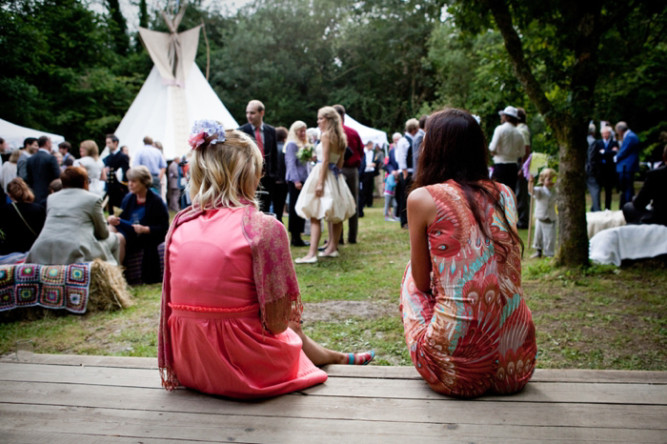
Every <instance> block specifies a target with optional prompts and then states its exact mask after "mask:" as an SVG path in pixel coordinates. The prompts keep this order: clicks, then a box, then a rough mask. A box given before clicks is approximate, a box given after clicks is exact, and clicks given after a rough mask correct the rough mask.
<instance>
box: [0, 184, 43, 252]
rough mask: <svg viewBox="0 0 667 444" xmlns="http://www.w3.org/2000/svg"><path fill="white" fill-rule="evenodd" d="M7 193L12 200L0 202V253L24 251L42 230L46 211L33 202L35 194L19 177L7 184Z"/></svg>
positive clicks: (28, 248)
mask: <svg viewBox="0 0 667 444" xmlns="http://www.w3.org/2000/svg"><path fill="white" fill-rule="evenodd" d="M7 194H8V195H9V198H10V199H11V201H12V202H11V203H9V204H6V205H4V204H5V202H1V203H0V206H2V207H3V209H4V211H2V217H0V231H2V235H1V236H0V254H2V255H4V254H9V253H17V252H21V253H25V252H26V251H28V250H30V247H32V244H33V243H34V242H35V239H37V236H39V232H40V231H42V226H43V225H44V219H45V218H46V213H45V212H44V207H43V206H41V205H38V204H36V203H34V201H35V195H34V194H33V192H32V190H31V189H30V187H29V186H28V184H26V183H25V182H24V181H23V179H21V178H20V177H15V178H14V179H12V180H11V181H10V182H9V183H8V184H7ZM2 198H3V199H4V193H3V196H2Z"/></svg>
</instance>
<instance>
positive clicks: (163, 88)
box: [115, 2, 238, 159]
mask: <svg viewBox="0 0 667 444" xmlns="http://www.w3.org/2000/svg"><path fill="white" fill-rule="evenodd" d="M184 3H185V2H184ZM184 13H185V4H183V5H182V6H181V8H180V10H179V12H178V14H176V16H174V17H173V18H170V17H168V16H167V15H166V14H164V13H163V17H164V20H165V22H166V23H167V26H168V27H169V31H170V33H169V34H167V33H163V32H156V31H151V30H148V29H145V28H139V34H140V36H141V40H142V41H143V42H144V46H145V47H146V50H147V51H148V53H149V54H150V56H151V59H152V60H153V63H154V66H153V69H152V70H151V72H150V74H149V75H148V78H147V79H146V82H144V84H143V86H142V87H141V90H140V91H139V94H137V97H136V98H135V99H134V102H132V105H131V106H130V109H129V110H128V111H127V113H126V114H125V117H123V120H122V121H121V122H120V125H119V126H118V129H116V133H115V134H116V136H117V137H118V139H120V144H121V145H127V146H128V148H129V149H130V157H132V154H133V153H134V152H136V151H137V150H138V149H139V148H141V147H142V146H143V138H144V137H145V136H150V137H151V138H153V140H159V141H160V142H162V146H163V148H164V156H165V158H167V159H173V158H175V157H180V156H182V155H184V154H186V153H187V152H188V149H189V145H188V135H189V131H190V128H192V125H193V123H194V122H195V121H196V120H199V119H213V120H218V121H220V122H221V123H222V125H223V126H224V127H225V128H227V129H235V128H237V127H238V124H237V123H236V120H234V117H232V115H231V114H230V113H229V111H227V108H225V105H223V104H222V102H221V101H220V99H219V98H218V96H217V95H216V94H215V92H214V91H213V88H211V85H209V83H208V82H207V81H206V78H205V77H204V75H203V74H202V72H201V70H200V69H199V67H198V66H197V64H196V63H195V56H196V54H197V45H198V44H199V31H200V28H201V26H197V27H196V28H192V29H190V30H187V31H184V32H181V33H177V32H176V30H177V29H178V25H179V24H180V22H181V19H182V18H183V14H184Z"/></svg>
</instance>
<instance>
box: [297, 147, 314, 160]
mask: <svg viewBox="0 0 667 444" xmlns="http://www.w3.org/2000/svg"><path fill="white" fill-rule="evenodd" d="M314 154H315V148H313V146H312V145H305V146H302V147H301V148H299V151H298V152H297V153H296V157H297V159H299V162H301V163H308V162H310V161H311V159H312V158H313V155H314Z"/></svg>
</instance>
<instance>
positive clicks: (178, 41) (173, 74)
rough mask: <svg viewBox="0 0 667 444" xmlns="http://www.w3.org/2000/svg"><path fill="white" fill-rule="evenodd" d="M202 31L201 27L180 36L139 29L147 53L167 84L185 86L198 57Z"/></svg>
mask: <svg viewBox="0 0 667 444" xmlns="http://www.w3.org/2000/svg"><path fill="white" fill-rule="evenodd" d="M200 29H201V25H199V26H196V27H194V28H192V29H189V30H187V31H184V32H181V33H180V34H166V33H164V32H157V31H151V30H150V29H146V28H139V35H140V36H141V40H142V41H143V42H144V46H145V47H146V51H148V54H149V55H150V56H151V60H153V63H154V64H155V66H156V67H157V69H158V71H160V75H161V76H162V78H163V79H164V80H165V81H166V82H167V83H176V84H178V85H179V86H183V85H184V84H185V81H186V80H187V75H188V74H189V72H190V67H191V66H192V64H193V63H194V61H195V57H196V55H197V46H198V45H199V30H200Z"/></svg>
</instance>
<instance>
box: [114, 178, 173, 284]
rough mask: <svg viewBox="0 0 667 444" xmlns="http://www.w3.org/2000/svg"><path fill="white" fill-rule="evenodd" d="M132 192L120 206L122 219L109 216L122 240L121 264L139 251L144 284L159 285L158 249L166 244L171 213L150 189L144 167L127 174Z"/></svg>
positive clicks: (151, 179)
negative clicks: (131, 254)
mask: <svg viewBox="0 0 667 444" xmlns="http://www.w3.org/2000/svg"><path fill="white" fill-rule="evenodd" d="M127 184H128V188H129V189H130V192H129V193H128V194H127V196H125V198H124V199H123V202H122V203H121V205H120V206H121V208H122V209H123V212H122V213H121V214H120V216H118V217H117V216H109V219H108V221H109V225H110V226H111V230H112V231H117V232H119V233H120V234H121V235H122V236H123V241H122V243H121V261H123V258H124V256H125V251H127V254H130V253H134V252H136V251H138V250H141V251H142V252H143V257H142V260H141V280H142V281H143V282H145V283H154V282H160V281H161V280H162V273H161V272H160V256H159V254H158V245H160V244H161V243H162V242H164V238H165V236H166V235H167V230H168V229H169V211H168V210H167V206H166V205H165V203H164V202H163V201H162V199H161V198H160V196H158V195H157V194H155V193H154V192H153V191H152V190H151V189H150V187H151V185H152V184H153V176H151V173H150V171H148V168H146V167H145V166H138V167H134V168H130V169H129V170H128V171H127Z"/></svg>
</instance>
